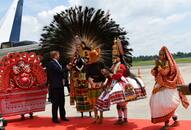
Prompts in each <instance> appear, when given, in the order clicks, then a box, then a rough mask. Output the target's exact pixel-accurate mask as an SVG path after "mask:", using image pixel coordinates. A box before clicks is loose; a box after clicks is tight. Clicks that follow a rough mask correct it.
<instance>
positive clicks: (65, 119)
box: [61, 118, 69, 121]
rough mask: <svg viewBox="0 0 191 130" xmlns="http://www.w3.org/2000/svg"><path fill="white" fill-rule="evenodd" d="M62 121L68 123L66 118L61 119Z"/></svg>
mask: <svg viewBox="0 0 191 130" xmlns="http://www.w3.org/2000/svg"><path fill="white" fill-rule="evenodd" d="M61 120H62V121H69V119H67V118H61Z"/></svg>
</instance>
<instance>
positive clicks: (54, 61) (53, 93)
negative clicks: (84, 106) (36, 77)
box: [47, 51, 69, 123]
mask: <svg viewBox="0 0 191 130" xmlns="http://www.w3.org/2000/svg"><path fill="white" fill-rule="evenodd" d="M50 57H51V61H50V62H49V63H48V66H47V74H48V83H49V86H50V88H49V91H50V93H49V94H50V100H51V103H52V121H53V122H54V123H60V121H59V120H58V108H59V112H60V119H61V120H63V121H69V120H68V119H67V118H66V111H65V108H64V105H65V99H64V84H65V79H66V74H65V72H64V70H65V69H63V67H62V66H61V65H60V63H59V62H58V60H59V59H60V53H59V52H58V51H51V52H50Z"/></svg>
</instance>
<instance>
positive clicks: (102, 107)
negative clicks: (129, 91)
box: [94, 68, 113, 124]
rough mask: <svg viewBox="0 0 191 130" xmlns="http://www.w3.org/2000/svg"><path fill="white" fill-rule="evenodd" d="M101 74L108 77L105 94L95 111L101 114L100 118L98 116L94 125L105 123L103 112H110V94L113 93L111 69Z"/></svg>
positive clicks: (104, 70)
mask: <svg viewBox="0 0 191 130" xmlns="http://www.w3.org/2000/svg"><path fill="white" fill-rule="evenodd" d="M101 73H102V74H103V75H104V76H105V77H106V80H105V82H104V84H103V87H102V88H103V92H102V93H101V95H100V96H99V98H98V99H97V101H96V104H95V109H96V110H97V111H99V112H100V116H97V118H96V120H95V121H94V123H99V124H101V123H102V122H103V112H104V111H109V110H110V99H109V92H110V91H111V83H112V75H113V74H112V72H111V70H110V69H109V68H103V69H101Z"/></svg>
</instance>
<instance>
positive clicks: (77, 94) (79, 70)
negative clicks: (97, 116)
mask: <svg viewBox="0 0 191 130" xmlns="http://www.w3.org/2000/svg"><path fill="white" fill-rule="evenodd" d="M74 43H75V44H74V45H75V46H73V50H72V53H73V56H72V58H71V61H70V63H69V64H68V66H69V69H70V87H71V91H70V104H71V105H75V103H76V108H77V111H79V112H81V114H82V117H83V112H91V111H92V109H93V107H92V106H91V102H90V99H89V92H88V91H89V88H88V83H89V82H88V80H87V79H86V71H85V68H86V64H87V59H86V58H87V57H86V52H87V51H89V50H88V49H87V47H85V45H84V43H83V41H81V39H80V38H79V37H78V36H76V37H75V39H74Z"/></svg>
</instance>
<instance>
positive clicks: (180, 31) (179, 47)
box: [23, 0, 191, 56]
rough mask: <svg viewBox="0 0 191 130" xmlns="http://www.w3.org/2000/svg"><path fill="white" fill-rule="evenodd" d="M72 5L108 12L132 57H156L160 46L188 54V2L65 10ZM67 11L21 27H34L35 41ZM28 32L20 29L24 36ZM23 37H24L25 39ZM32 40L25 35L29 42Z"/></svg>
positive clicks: (87, 2)
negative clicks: (123, 34) (122, 31)
mask: <svg viewBox="0 0 191 130" xmlns="http://www.w3.org/2000/svg"><path fill="white" fill-rule="evenodd" d="M75 5H83V6H89V7H94V8H96V9H100V8H101V9H102V10H105V11H106V12H107V11H109V12H110V14H111V17H112V18H113V19H114V20H115V21H116V22H117V23H119V24H120V26H121V27H124V28H125V30H127V32H128V37H129V38H130V46H131V47H132V48H133V49H134V52H133V54H134V55H135V56H137V55H151V54H156V53H158V50H159V49H160V47H161V46H163V45H166V46H167V47H170V48H169V49H170V50H172V51H173V52H177V51H190V50H189V48H191V44H190V39H189V38H188V37H190V33H188V32H190V30H191V25H190V24H189V23H190V22H189V21H191V10H190V8H191V1H190V0H155V1H153V0H128V1H127V0H96V1H93V0H68V7H70V6H75ZM66 8H67V7H66V6H64V5H60V6H58V7H55V8H53V9H51V10H44V11H41V12H39V13H37V15H36V16H34V17H33V18H31V17H26V18H25V19H29V20H28V21H27V20H26V21H25V22H24V23H25V24H26V25H27V24H28V25H35V24H36V25H37V29H33V28H31V29H32V30H35V31H36V33H34V34H33V35H36V36H35V38H36V39H40V34H41V33H42V32H41V30H42V27H43V26H44V25H48V24H49V23H50V21H51V20H52V16H53V14H55V13H56V12H59V11H61V10H65V9H66ZM34 19H36V20H34ZM30 20H31V21H30ZM35 21H36V22H35ZM29 28H30V27H27V26H23V29H24V30H25V31H23V33H24V32H27V31H29ZM26 34H27V33H26ZM26 34H23V35H24V36H23V37H25V38H27V35H26ZM31 37H32V36H30V35H28V38H30V39H31ZM37 37H38V38H37ZM36 39H35V40H36ZM185 45H186V47H184V46H185ZM184 48H185V49H184Z"/></svg>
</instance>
